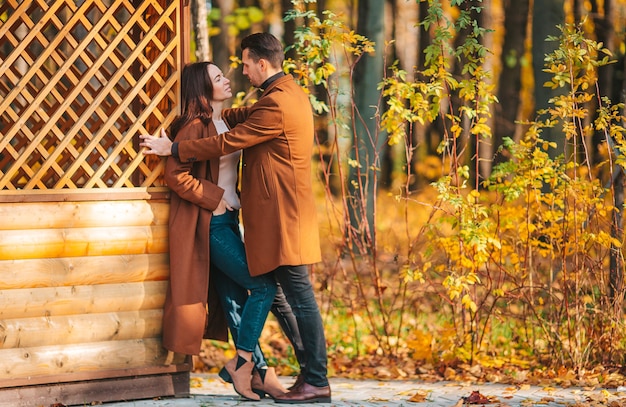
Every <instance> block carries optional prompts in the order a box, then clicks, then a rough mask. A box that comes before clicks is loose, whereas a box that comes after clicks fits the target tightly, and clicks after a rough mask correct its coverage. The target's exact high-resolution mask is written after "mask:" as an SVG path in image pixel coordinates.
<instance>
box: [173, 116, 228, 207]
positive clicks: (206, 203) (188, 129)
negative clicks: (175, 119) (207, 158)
mask: <svg viewBox="0 0 626 407" xmlns="http://www.w3.org/2000/svg"><path fill="white" fill-rule="evenodd" d="M207 127H209V126H206V125H204V124H203V123H201V122H199V121H198V122H194V123H192V124H190V125H188V126H185V127H184V128H183V129H181V130H180V131H179V132H178V135H177V136H176V140H175V141H182V140H197V139H200V138H204V137H207V136H208V134H209V129H208V128H207ZM218 159H219V158H218ZM208 165H210V162H188V163H181V162H180V161H179V160H178V159H176V158H174V157H168V158H167V162H166V164H165V174H164V178H165V182H166V183H167V186H168V187H170V189H171V190H172V191H173V192H174V193H176V194H177V195H178V196H180V197H181V198H182V199H184V200H187V201H189V202H191V203H193V204H195V205H198V206H200V207H201V208H204V209H207V210H209V211H214V210H215V209H217V207H218V206H219V205H220V202H221V200H222V196H223V195H224V190H223V189H222V188H220V187H219V186H217V184H216V183H214V182H213V181H212V180H210V179H204V178H202V177H203V176H204V174H198V175H196V173H197V172H198V167H200V168H205V166H208ZM194 170H195V171H194ZM204 172H208V171H204Z"/></svg>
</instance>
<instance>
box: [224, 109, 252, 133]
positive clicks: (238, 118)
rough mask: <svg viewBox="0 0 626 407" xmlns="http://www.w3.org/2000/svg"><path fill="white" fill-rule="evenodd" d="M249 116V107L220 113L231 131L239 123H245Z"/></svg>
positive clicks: (225, 110)
mask: <svg viewBox="0 0 626 407" xmlns="http://www.w3.org/2000/svg"><path fill="white" fill-rule="evenodd" d="M249 115H250V107H237V108H234V109H224V110H223V111H222V118H223V119H224V121H226V123H227V124H228V127H230V128H231V129H232V128H233V127H235V126H236V125H238V124H239V123H242V122H244V121H246V119H247V118H248V116H249Z"/></svg>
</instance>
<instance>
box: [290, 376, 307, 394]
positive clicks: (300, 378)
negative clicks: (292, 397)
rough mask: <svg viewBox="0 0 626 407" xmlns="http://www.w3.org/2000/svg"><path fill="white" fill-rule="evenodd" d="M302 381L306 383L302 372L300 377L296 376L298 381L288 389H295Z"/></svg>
mask: <svg viewBox="0 0 626 407" xmlns="http://www.w3.org/2000/svg"><path fill="white" fill-rule="evenodd" d="M302 383H304V376H302V374H299V375H298V377H296V381H295V382H294V383H293V384H292V385H291V386H289V387H287V390H289V391H291V390H295V389H297V388H298V387H300V386H301V385H302Z"/></svg>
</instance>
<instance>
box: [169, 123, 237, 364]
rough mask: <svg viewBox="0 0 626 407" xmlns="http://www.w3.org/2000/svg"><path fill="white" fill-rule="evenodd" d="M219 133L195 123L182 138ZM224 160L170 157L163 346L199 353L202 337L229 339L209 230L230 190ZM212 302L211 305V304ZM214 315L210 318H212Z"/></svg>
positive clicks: (179, 351) (181, 134) (181, 351)
mask: <svg viewBox="0 0 626 407" xmlns="http://www.w3.org/2000/svg"><path fill="white" fill-rule="evenodd" d="M216 135H217V131H216V130H215V126H214V125H213V124H212V123H211V124H210V125H208V126H207V125H205V124H203V123H202V122H201V121H200V120H194V121H193V122H191V123H189V124H188V125H186V126H185V127H183V128H182V129H181V130H180V131H179V132H178V134H177V135H176V140H177V141H181V140H196V139H200V138H206V137H213V136H216ZM218 171H219V160H212V161H202V162H196V163H181V162H180V161H179V160H177V159H175V158H172V157H169V158H168V159H167V163H166V166H165V181H166V183H167V185H168V186H169V187H170V188H171V189H172V191H173V193H172V196H171V198H170V204H171V205H170V218H169V245H170V247H169V251H170V284H169V287H168V290H167V293H166V296H165V306H164V310H163V346H164V347H165V348H166V349H168V350H171V351H173V352H178V353H183V354H187V355H196V354H198V353H199V352H200V347H201V344H202V338H203V337H204V338H211V339H218V340H222V341H227V340H228V331H227V325H226V319H225V316H224V311H223V310H222V307H221V305H220V302H219V299H218V297H217V294H216V292H215V287H214V286H213V285H211V284H210V281H209V280H210V272H209V226H210V223H211V216H212V211H213V210H215V208H217V206H218V204H219V203H220V201H221V199H222V195H223V194H224V190H223V189H222V188H220V187H218V186H217V176H218ZM207 303H208V304H207ZM207 311H208V316H207Z"/></svg>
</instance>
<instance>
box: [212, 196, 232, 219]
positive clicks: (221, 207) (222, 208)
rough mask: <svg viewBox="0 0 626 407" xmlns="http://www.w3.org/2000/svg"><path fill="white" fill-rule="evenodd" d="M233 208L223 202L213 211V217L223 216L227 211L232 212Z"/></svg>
mask: <svg viewBox="0 0 626 407" xmlns="http://www.w3.org/2000/svg"><path fill="white" fill-rule="evenodd" d="M232 210H233V207H232V206H230V205H229V204H228V202H226V201H225V200H223V199H222V200H221V201H220V204H219V205H217V208H215V210H214V211H213V215H223V214H225V213H226V211H232Z"/></svg>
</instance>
